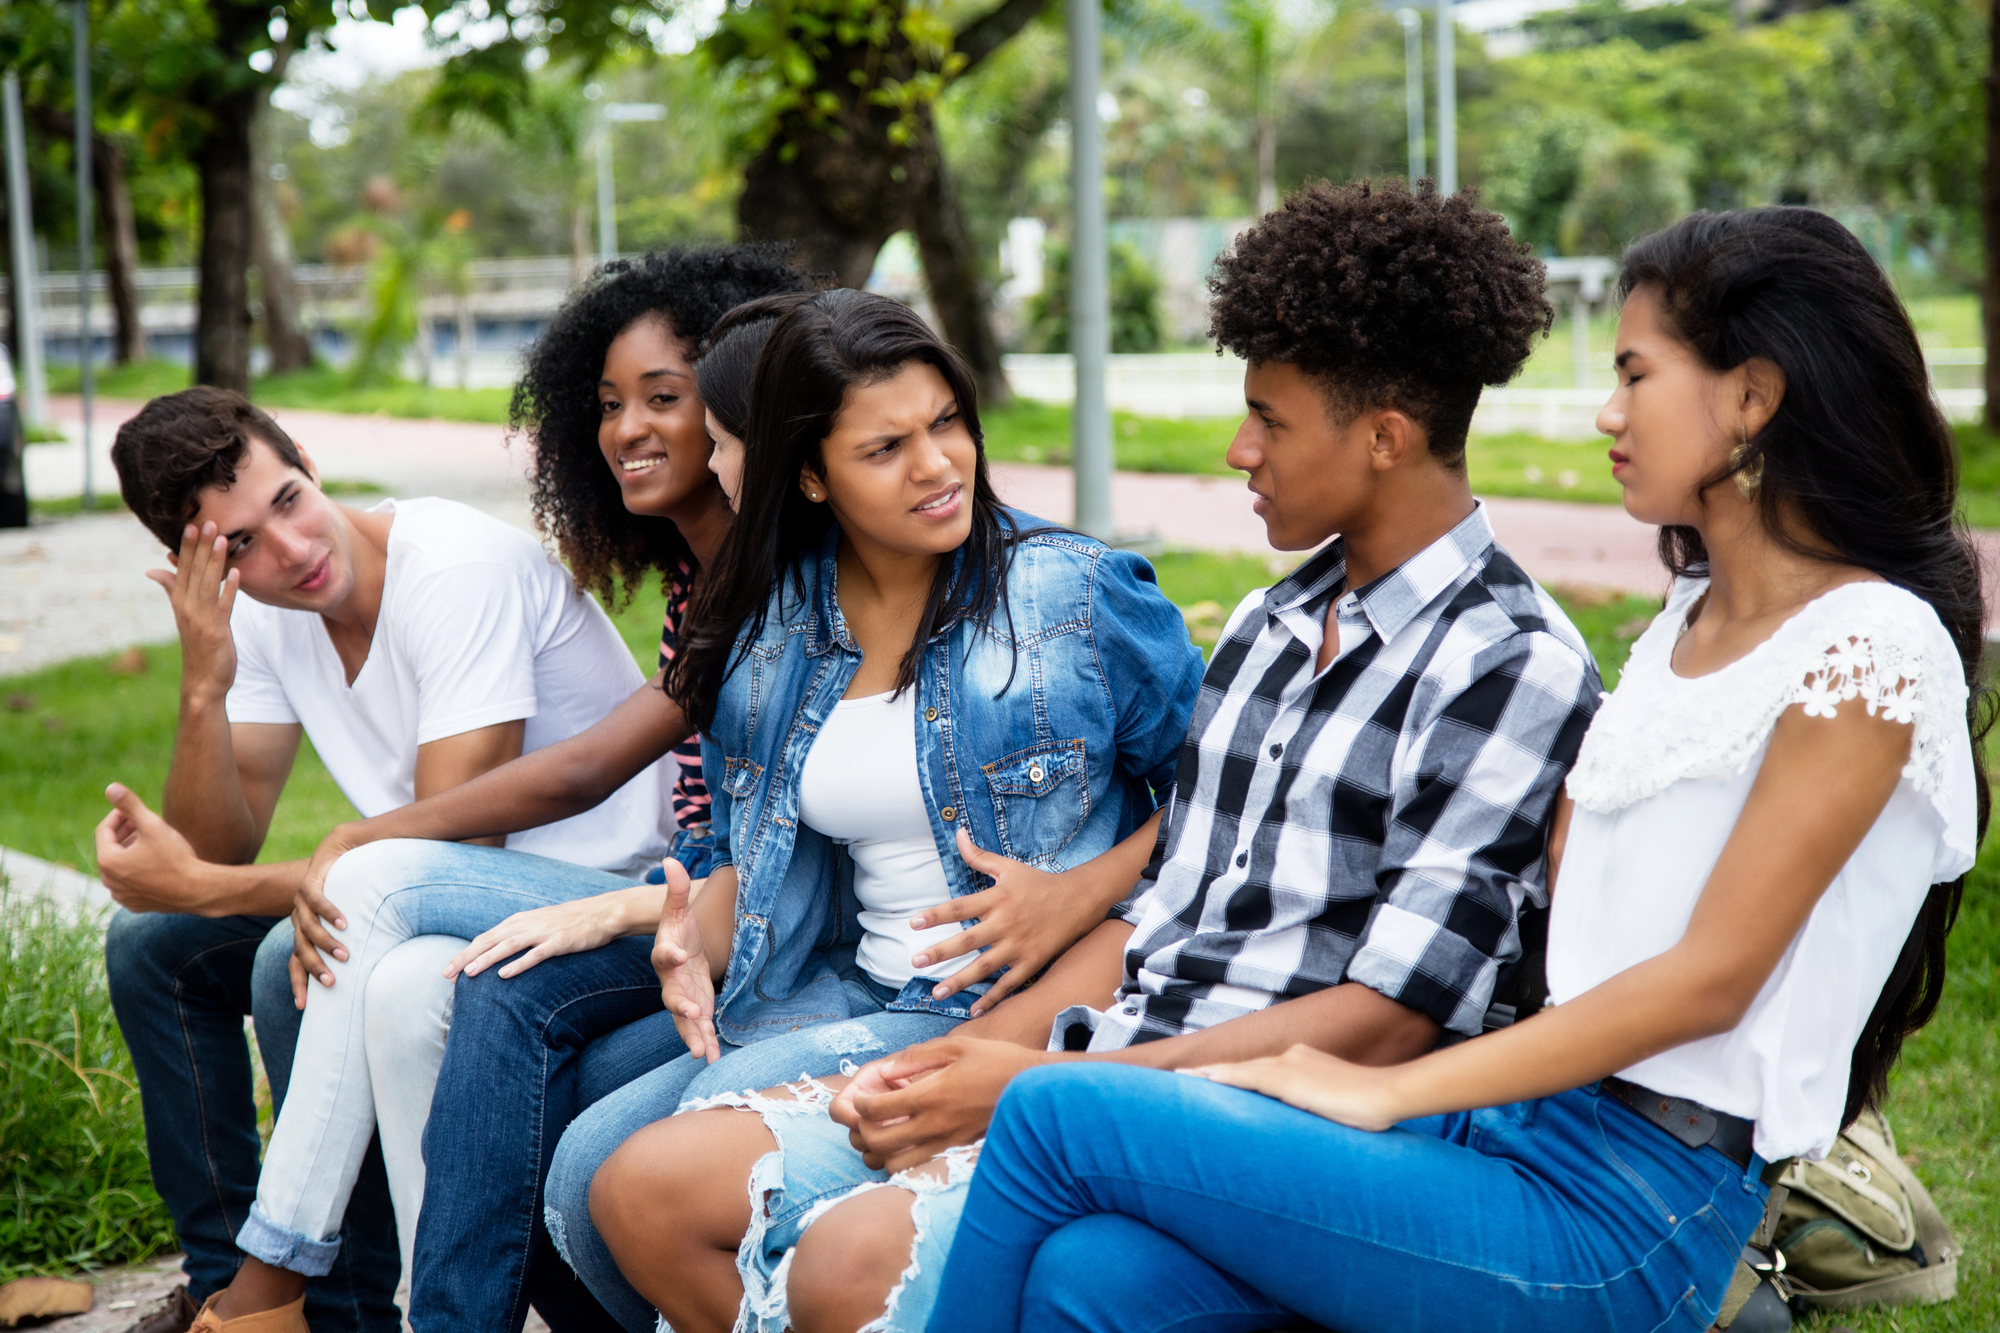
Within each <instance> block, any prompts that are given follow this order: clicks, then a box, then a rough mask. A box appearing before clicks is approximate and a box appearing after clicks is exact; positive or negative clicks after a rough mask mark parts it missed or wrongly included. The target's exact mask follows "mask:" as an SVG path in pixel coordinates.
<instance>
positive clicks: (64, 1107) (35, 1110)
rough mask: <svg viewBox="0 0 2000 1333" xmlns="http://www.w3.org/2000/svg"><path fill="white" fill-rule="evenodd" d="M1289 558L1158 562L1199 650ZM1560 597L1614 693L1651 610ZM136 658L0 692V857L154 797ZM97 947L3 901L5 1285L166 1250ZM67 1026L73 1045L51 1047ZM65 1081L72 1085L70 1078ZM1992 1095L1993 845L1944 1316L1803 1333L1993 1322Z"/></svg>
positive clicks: (296, 798)
mask: <svg viewBox="0 0 2000 1333" xmlns="http://www.w3.org/2000/svg"><path fill="white" fill-rule="evenodd" d="M1291 563H1292V558H1291V557H1280V556H1273V557H1269V558H1265V557H1257V556H1235V557H1228V556H1213V555H1196V554H1188V553H1169V554H1167V555H1164V556H1161V557H1159V558H1158V559H1157V560H1155V562H1154V564H1155V567H1156V569H1157V570H1158V572H1159V577H1160V584H1161V586H1162V588H1163V589H1164V590H1165V591H1166V593H1167V595H1168V596H1169V597H1170V598H1172V599H1173V601H1174V602H1175V603H1176V604H1177V605H1179V606H1180V607H1181V608H1182V610H1183V613H1184V614H1186V615H1187V616H1188V619H1189V626H1190V629H1191V630H1192V631H1193V632H1194V633H1195V635H1196V637H1197V638H1198V639H1200V640H1203V641H1205V642H1208V643H1212V642H1213V640H1214V636H1215V633H1216V632H1217V631H1218V630H1219V629H1220V627H1221V622H1222V619H1223V617H1225V616H1226V615H1227V614H1228V612H1229V611H1230V610H1232V609H1233V608H1234V607H1235V605H1236V603H1237V602H1238V601H1239V600H1241V598H1242V596H1243V595H1244V594H1245V593H1246V592H1248V591H1249V590H1251V589H1252V588H1255V587H1258V586H1261V585H1264V584H1268V583H1270V582H1272V581H1273V580H1274V579H1275V578H1277V577H1279V576H1281V575H1282V574H1283V572H1284V571H1285V570H1286V569H1288V568H1289V567H1290V565H1291ZM1557 595H1558V598H1559V600H1561V601H1562V602H1563V603H1564V606H1565V609H1566V610H1568V612H1569V613H1570V616H1571V618H1572V619H1573V620H1574V621H1575V623H1576V625H1577V627H1578V629H1579V630H1581V631H1582V633H1583V635H1584V637H1585V639H1586V640H1587V641H1588V643H1589V645H1590V648H1591V650H1592V652H1593V653H1594V654H1595V655H1596V657H1597V660H1598V663H1599V666H1600V668H1601V670H1602V671H1603V673H1604V677H1605V684H1606V686H1607V687H1609V686H1610V685H1612V684H1613V683H1615V681H1616V679H1617V675H1618V671H1619V668H1620V667H1621V665H1622V664H1623V661H1624V658H1625V655H1626V652H1627V651H1628V650H1629V647H1630V643H1631V641H1632V639H1633V638H1635V637H1636V636H1637V635H1638V633H1639V631H1640V630H1641V629H1643V628H1644V626H1645V623H1646V621H1647V619H1648V618H1649V617H1650V616H1651V615H1652V614H1653V613H1654V612H1655V611H1656V610H1657V609H1658V605H1659V604H1658V602H1656V601H1652V600H1650V599H1646V598H1636V597H1606V596H1602V595H1592V594H1588V593H1580V592H1559V593H1558V594H1557ZM660 609H661V603H660V596H659V594H658V592H657V591H655V590H650V589H649V590H647V591H644V592H641V593H640V594H639V595H638V596H637V597H635V598H634V599H633V601H632V603H631V604H630V605H629V606H627V607H625V608H622V609H621V610H620V612H619V613H618V615H617V617H616V619H617V621H618V624H619V628H620V629H621V631H622V632H623V633H624V636H625V639H626V642H627V643H628V644H629V645H630V647H631V649H632V651H633V655H634V657H635V658H637V659H638V661H639V662H640V664H641V666H642V667H645V668H647V669H648V670H650V668H651V665H652V661H653V654H654V651H655V644H656V642H657V640H656V631H657V628H658V625H659V616H660ZM144 658H145V661H146V669H145V670H144V671H142V672H139V673H138V674H122V675H114V674H112V673H111V672H110V671H109V670H107V666H108V664H109V663H110V661H111V659H108V658H87V659H81V660H78V661H74V662H68V663H64V664H62V665H59V666H55V667H50V668H47V669H45V670H43V671H40V672H36V673H34V674H32V675H27V676H16V677H11V678H7V679H0V845H5V846H9V847H15V848H19V849H20V850H22V851H26V852H30V853H32V854H34V855H37V856H41V857H44V858H46V859H49V860H53V861H64V862H69V863H71V864H74V865H78V866H82V867H86V868H88V867H89V866H90V865H91V859H92V858H91V847H90V836H91V827H92V825H93V824H94V823H95V822H96V820H97V819H98V817H99V816H100V814H101V813H102V811H103V810H104V808H105V807H104V804H103V800H102V797H101V795H100V793H101V791H102V788H103V786H104V784H105V783H107V782H109V781H111V780H113V779H117V780H119V781H122V782H125V783H126V784H128V785H130V786H132V787H133V788H134V789H135V790H137V791H139V792H140V793H141V794H142V795H144V796H146V797H147V799H148V800H149V801H150V800H156V799H157V797H158V795H159V792H160V788H161V785H162V784H163V782H164V781H165V777H166V761H167V756H168V750H169V747H170V745H171V742H172V736H173V726H174V712H175V703H176V698H177V691H178V681H179V673H180V667H179V654H178V652H177V651H176V650H175V649H174V647H173V645H171V644H168V645H165V646H155V647H151V648H148V649H146V650H144ZM125 665H126V666H127V667H128V669H129V663H127V664H125ZM349 815H350V812H349V807H348V805H347V803H346V801H345V800H344V799H343V798H342V797H341V795H340V793H339V791H338V790H337V789H336V788H335V787H334V785H333V783H332V781H331V779H330V778H329V777H328V776H327V774H326V770H325V769H324V768H323V767H322V766H321V765H320V763H319V761H318V760H317V758H316V757H315V756H314V755H313V754H312V752H311V747H310V746H307V747H304V748H303V749H302V751H301V753H300V757H299V763H298V767H297V768H296V770H295V771H294V773H293V775H292V779H291V781H290V783H288V784H287V786H286V789H285V795H284V798H283V799H282V801H281V802H280V804H279V807H278V812H277V816H276V818H275V819H274V820H273V823H272V829H271V837H270V841H269V843H268V844H267V846H266V849H265V852H266V855H267V856H269V857H273V858H281V857H297V856H303V855H306V854H307V853H309V852H310V851H311V849H312V847H313V845H314V843H315V842H316V841H317V839H318V837H319V835H320V834H321V833H322V832H323V831H324V830H325V829H326V828H327V827H328V826H329V825H331V824H333V823H336V822H338V821H339V820H341V819H344V818H347V817H349ZM93 941H94V936H92V934H91V930H90V928H89V927H70V928H67V933H65V928H62V927H61V926H60V923H55V922H51V921H48V920H44V919H42V918H41V917H38V916H35V915H34V909H31V908H26V907H23V906H22V905H20V904H18V903H14V904H6V903H4V902H0V1050H4V1051H5V1054H4V1055H0V1060H4V1061H5V1067H4V1070H0V1092H5V1093H6V1094H7V1097H8V1101H9V1104H10V1105H22V1106H28V1107H30V1108H31V1111H32V1113H31V1115H30V1116H29V1117H27V1118H25V1119H24V1118H22V1117H18V1116H16V1117H12V1118H9V1117H8V1116H5V1115H0V1196H4V1197H0V1280H4V1279H5V1278H6V1277H8V1276H12V1275H13V1274H14V1273H17V1272H21V1271H26V1270H27V1269H29V1268H35V1269H40V1270H43V1271H58V1270H61V1269H64V1268H68V1267H75V1266H77V1265H79V1264H83V1263H88V1262H114V1261H117V1260H119V1259H123V1258H130V1257H134V1256H136V1255H139V1254H141V1253H144V1252H146V1251H147V1250H148V1249H150V1248H156V1247H158V1246H160V1245H163V1244H165V1243H167V1241H166V1233H165V1229H164V1225H163V1215H162V1214H161V1213H160V1212H159V1208H158V1204H157V1202H153V1201H152V1196H151V1191H150V1188H149V1187H147V1186H146V1185H145V1180H144V1176H143V1172H137V1173H136V1174H135V1167H134V1159H133V1158H132V1156H131V1153H132V1145H133V1144H134V1143H135V1142H136V1141H137V1134H138V1123H139V1122H138V1119H137V1112H136V1105H135V1101H136V1099H134V1098H132V1097H130V1096H129V1094H128V1093H124V1092H121V1091H120V1089H121V1088H123V1087H124V1086H125V1085H124V1084H123V1083H121V1082H120V1081H119V1080H120V1079H123V1078H125V1077H127V1076H128V1075H127V1072H126V1071H127V1069H128V1066H127V1064H126V1058H125V1055H124V1051H123V1048H122V1046H120V1045H119V1044H118V1041H117V1038H116V1035H115V1032H114V1031H113V1030H112V1029H111V1028H110V1027H109V1026H108V1010H107V1009H106V1008H105V1006H104V1004H103V1001H102V972H101V968H100V965H99V962H98V958H99V955H98V954H97V952H96V951H95V947H94V943H93ZM93 997H95V998H93ZM72 1015H74V1016H73V1017H72ZM65 1025H67V1026H65ZM72 1032H73V1033H74V1034H75V1035H74V1036H73V1037H72V1036H68V1035H65V1034H68V1033H72ZM23 1037H26V1038H28V1039H29V1042H28V1043H27V1044H23V1043H22V1041H21V1040H20V1039H21V1038H23ZM10 1038H11V1039H12V1041H11V1044H9V1042H8V1039H10ZM35 1043H40V1044H35ZM78 1069H81V1070H85V1071H87V1077H86V1076H83V1075H79V1074H77V1073H75V1072H74V1071H75V1070H78ZM66 1071H67V1072H66ZM1996 1083H2000V850H1993V849H1989V850H1988V852H1987V854H1986V855H1985V856H1984V857H1983V858H1982V859H1981V862H1980V865H1979V867H1978V869H1976V870H1975V871H1974V872H1973V876H1972V880H1971V883H1970V885H1969V887H1968V891H1967V894H1966V901H1965V908H1964V911H1963V913H1962V915H1961V917H1960V920H1959V924H1958V928H1957V930H1956V932H1955V933H1954V935H1953V937H1952V964H1951V974H1950V978H1949V981H1948V983H1947V987H1946V993H1945V1000H1944V1005H1943V1007H1942V1009H1941V1010H1940V1011H1939V1015H1938V1018H1937V1020H1936V1021H1935V1022H1934V1023H1932V1025H1931V1026H1930V1027H1929V1028H1928V1029H1926V1030H1925V1031H1924V1032H1922V1033H1920V1034H1918V1036H1917V1037H1916V1038H1915V1039H1913V1040H1912V1041H1911V1043H1910V1044H1909V1046H1908V1047H1907V1049H1906V1051H1905V1054H1904V1059H1903V1063H1902V1065H1901V1067H1900V1069H1899V1070H1898V1072H1897V1075H1896V1079H1895V1082H1894V1085H1893V1089H1892V1093H1891V1100H1890V1105H1889V1111H1890V1114H1891V1117H1892V1118H1893V1120H1894V1123H1895V1127H1896V1131H1897V1134H1898V1137H1899V1139H1900V1141H1901V1144H1902V1146H1903V1147H1904V1149H1905V1151H1906V1154H1907V1156H1908V1157H1909V1159H1910V1160H1911V1161H1912V1163H1913V1164H1915V1165H1916V1167H1917V1169H1918V1170H1919V1171H1920V1173H1921V1174H1922V1176H1923V1177H1924V1179H1925V1181H1926V1183H1927V1184H1928V1185H1929V1186H1930V1188H1931V1190H1932V1192H1933V1193H1934V1194H1935V1195H1936V1197H1937V1200H1938V1203H1939V1205H1940V1206H1941V1207H1942V1208H1943V1209H1944V1212H1945V1215H1946V1216H1947V1217H1948V1218H1949V1219H1950V1220H1951V1222H1952V1225H1953V1227H1954V1228H1955V1229H1956V1231H1957V1233H1958V1237H1959V1240H1960V1242H1961V1243H1962V1244H1963V1245H1964V1246H1965V1247H1966V1250H1967V1253H1966V1255H1965V1257H1964V1258H1963V1259H1962V1260H1961V1261H1960V1270H1961V1271H1960V1278H1959V1290H1960V1296H1959V1298H1958V1300H1956V1301H1955V1302H1953V1303H1951V1304H1949V1305H1943V1306H1934V1307H1926V1308H1922V1309H1910V1310H1902V1311H1895V1312H1887V1311H1885V1312H1858V1313H1852V1314H1846V1315H1842V1316H1839V1317H1838V1318H1826V1319H1821V1320H1818V1321H1808V1322H1807V1324H1806V1325H1804V1327H1807V1328H1813V1327H1818V1328H1821V1329H1824V1328H1827V1327H1830V1326H1831V1325H1833V1324H1837V1323H1844V1324H1847V1325H1849V1326H1850V1327H1852V1328H1854V1329H1855V1330H1857V1333H1945V1331H1946V1330H1950V1331H1952V1333H1990V1330H1993V1329H1996V1328H2000V1274H1996V1271H1995V1270H1996V1262H1995V1260H1996V1246H2000V1097H1996V1096H1995V1092H1994V1090H1995V1087H1996ZM93 1099H94V1100H93ZM45 1113H46V1114H45ZM78 1126H81V1128H80V1129H79V1128H78ZM37 1136H39V1137H37ZM50 1162H55V1163H58V1164H73V1169H74V1173H75V1174H76V1175H77V1177H78V1178H77V1179H74V1180H70V1179H67V1178H58V1177H61V1176H62V1172H59V1171H57V1172H52V1171H50V1170H48V1169H40V1170H39V1172H38V1168H46V1166H47V1164H48V1163H50ZM92 1173H95V1175H94V1177H92ZM85 1177H92V1178H85ZM66 1185H67V1186H68V1187H69V1189H70V1192H69V1193H68V1194H65V1193H63V1188H64V1187H65V1186H66ZM37 1219H41V1220H37Z"/></svg>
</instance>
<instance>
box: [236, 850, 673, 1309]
mask: <svg viewBox="0 0 2000 1333" xmlns="http://www.w3.org/2000/svg"><path fill="white" fill-rule="evenodd" d="M641 869H642V870H643V867H642V868H641ZM637 878H638V876H637V875H636V874H626V875H620V874H611V873H608V872H604V871H595V870H587V869H583V868H581V867H578V866H573V865H568V864H565V863H563V862H560V861H551V860H548V859H547V858H544V857H539V856H531V855H529V854H527V853H525V852H510V851H506V850H504V849H502V848H498V847H473V846H467V845H465V844H463V843H451V842H419V841H413V840H404V839H397V840H392V841H387V842H377V843H370V844H369V845H368V846H365V847H360V848H357V849H355V850H354V851H352V852H349V853H348V854H347V855H345V856H343V857H341V858H340V860H339V861H337V862H336V863H335V864H334V867H333V870H332V872H331V873H330V874H328V876H327V880H326V894H327V897H328V898H330V899H331V900H332V901H333V903H334V904H335V905H336V906H337V907H339V909H340V912H341V915H342V916H343V917H345V918H346V920H347V925H346V927H345V929H342V930H339V931H336V932H335V935H336V937H337V938H338V939H339V940H340V942H341V943H342V944H344V945H345V946H346V947H347V953H348V956H347V959H346V961H345V962H342V961H338V960H336V959H333V958H330V957H329V958H327V960H326V964H327V968H328V970H329V971H331V972H332V973H333V977H334V984H333V985H332V986H330V987H329V986H321V985H320V984H319V983H318V982H312V983H309V992H308V995H307V999H306V1010H305V1014H304V1017H303V1018H302V1019H301V1021H300V1024H299V1044H298V1050H297V1054H296V1055H294V1057H293V1059H292V1077H291V1085H290V1088H289V1089H288V1090H287V1092H286V1095H285V1108H284V1110H283V1111H282V1112H281V1113H280V1114H279V1116H278V1123H277V1124H276V1126H275V1127H274V1128H273V1130H272V1133H271V1145H270V1147H269V1148H268V1149H267V1150H266V1151H265V1153H264V1166H263V1170H262V1172H261V1174H260V1175H259V1176H258V1179H257V1201H256V1202H255V1203H254V1204H252V1205H251V1208H250V1217H249V1219H248V1220H247V1221H245V1222H244V1224H243V1227H242V1229H241V1230H240V1231H239V1232H238V1233H237V1237H236V1243H237V1245H238V1246H240V1247H241V1248H242V1250H243V1252H244V1253H246V1254H249V1255H252V1256H254V1257H255V1258H258V1259H261V1260H263V1261H264V1262H265V1263H267V1264H271V1265H273V1266H274V1267H278V1268H284V1269H289V1270H290V1271H292V1272H295V1273H303V1274H306V1275H307V1276H313V1277H316V1276H319V1275H321V1274H324V1273H326V1272H328V1271H329V1270H330V1269H331V1268H332V1266H333V1260H334V1257H335V1256H336V1255H337V1254H338V1253H339V1252H340V1239H339V1235H338V1231H339V1226H340V1219H341V1217H342V1216H343V1215H344V1214H345V1213H346V1211H347V1200H348V1196H349V1195H350V1194H351V1193H352V1192H353V1190H354V1181H355V1177H356V1176H357V1175H358V1174H359V1173H360V1170H361V1159H362V1157H363V1155H365V1154H366V1152H367V1151H368V1140H369V1138H370V1136H372V1135H373V1134H374V1132H375V1127H376V1122H377V1118H378V1116H380V1117H381V1118H382V1122H383V1123H382V1129H383V1135H382V1149H383V1158H384V1162H385V1164H386V1165H387V1166H388V1170H389V1181H390V1192H391V1195H392V1197H393V1199H394V1202H395V1209H396V1226H397V1231H398V1232H399V1233H400V1239H401V1248H402V1252H403V1259H404V1263H405V1265H406V1266H407V1265H408V1264H409V1262H410V1257H411V1251H412V1247H413V1245H414V1241H415V1236H416V1217H417V1212H418V1208H419V1206H420V1204H421V1203H422V1200H423V1189H424V1169H423V1146H422V1145H423V1128H424V1122H425V1120H426V1119H427V1118H428V1117H429V1115H430V1100H431V1093H432V1091H433V1090H434V1089H435V1088H436V1086H437V1072H438V1068H439V1065H440V1064H441V1063H442V1061H443V1056H444V1034H445V1029H446V1026H447V1024H448V1023H449V1021H450V994H451V992H450V988H449V987H443V988H442V989H440V988H439V987H437V986H433V985H432V983H431V982H430V981H429V980H428V979H416V980H413V979H412V978H414V977H419V975H420V974H421V973H422V972H423V971H424V970H425V969H426V968H430V969H431V971H432V973H433V975H434V974H435V972H436V971H437V970H439V969H442V968H443V966H444V963H445V961H446V960H447V959H448V958H449V957H450V956H451V954H452V953H453V952H456V950H457V949H458V948H459V947H460V941H462V940H464V939H469V938H471V937H472V936H474V935H478V934H479V933H481V932H482V931H485V930H489V929H491V928H492V927H494V926H496V925H498V924H499V923H500V922H501V921H503V920H505V919H506V918H507V917H509V916H511V915H513V914H514V913H515V912H518V911H521V910H524V909H526V908H531V907H541V906H546V905H548V904H549V903H551V902H564V901H569V900H572V899H575V898H581V897H588V896H590V895H591V894H595V893H602V892H606V891H608V890H611V889H618V888H624V887H627V886H629V885H630V884H632V883H634V882H635V881H636V879H637ZM422 936H433V937H441V936H443V937H452V938H450V939H448V940H447V939H438V940H435V941H434V942H432V943H430V944H427V945H426V946H425V947H424V948H423V949H422V950H412V951H411V952H410V953H409V955H408V957H407V958H405V959H399V960H398V962H397V964H396V965H395V967H394V968H393V970H391V971H390V972H388V973H386V974H384V975H383V976H382V978H381V990H380V992H379V994H380V997H381V998H380V1001H379V1002H377V1001H376V996H377V994H378V992H377V989H376V976H377V973H378V972H382V970H383V966H384V964H385V962H386V960H387V959H389V958H390V957H391V956H392V955H396V954H401V953H402V952H403V949H402V947H401V946H404V945H405V944H406V942H408V941H411V940H414V939H417V938H418V937H422ZM433 963H435V967H432V964H433ZM439 981H440V983H441V982H442V978H439ZM378 1034H379V1040H378ZM376 1047H379V1054H378V1051H377V1049H375V1048H376ZM391 1119H393V1120H394V1122H395V1123H394V1125H393V1126H392V1125H391V1124H390V1123H389V1121H390V1120H391Z"/></svg>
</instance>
